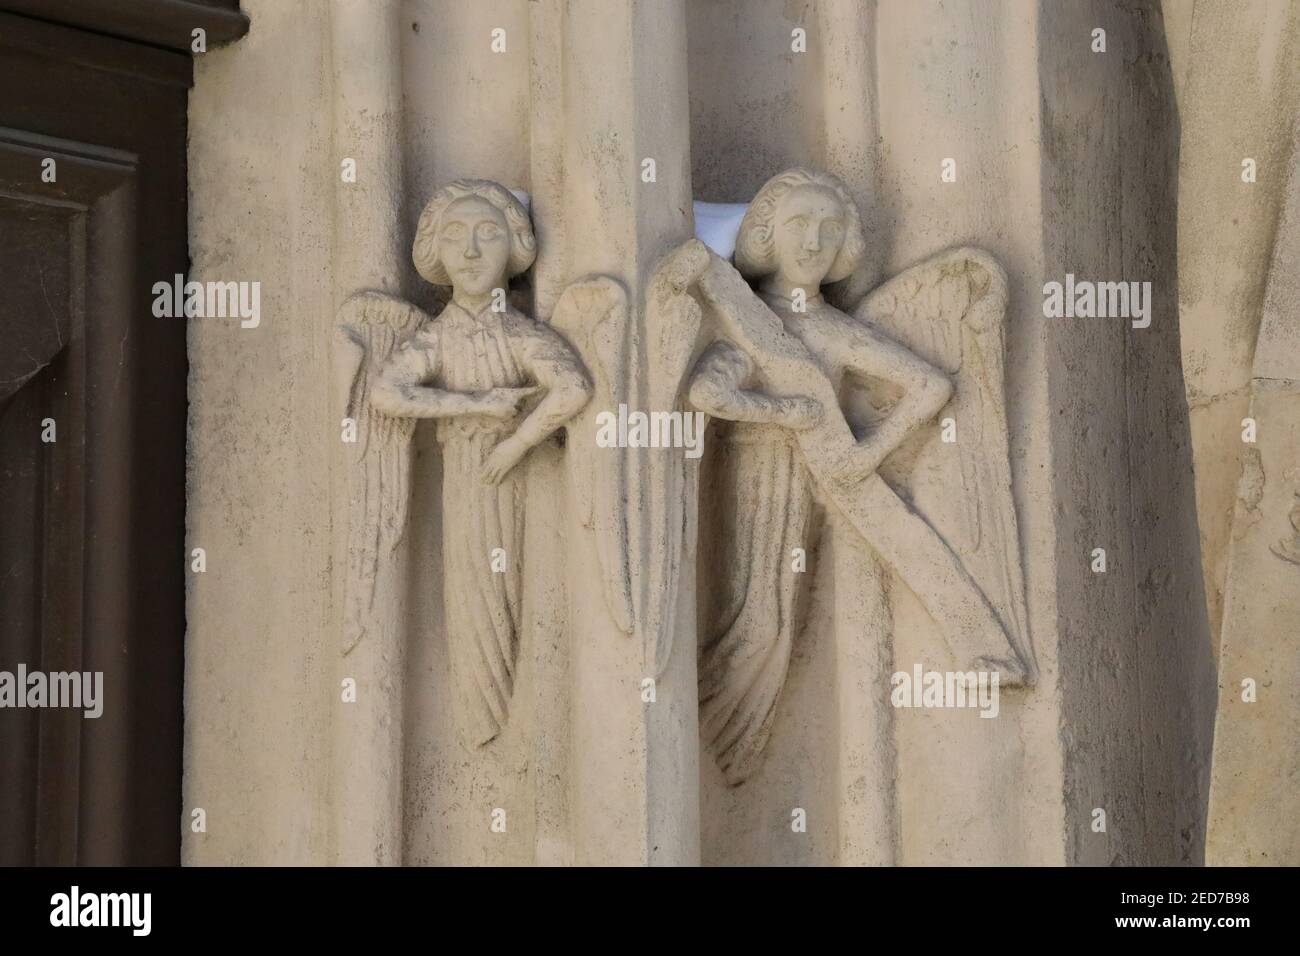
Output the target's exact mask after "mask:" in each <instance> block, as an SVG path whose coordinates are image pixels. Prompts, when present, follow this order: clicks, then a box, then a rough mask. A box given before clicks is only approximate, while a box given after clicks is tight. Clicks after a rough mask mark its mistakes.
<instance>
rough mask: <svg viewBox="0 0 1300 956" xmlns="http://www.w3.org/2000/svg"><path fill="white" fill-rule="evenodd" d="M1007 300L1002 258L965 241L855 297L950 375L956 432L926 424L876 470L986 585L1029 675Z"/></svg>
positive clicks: (872, 319)
mask: <svg viewBox="0 0 1300 956" xmlns="http://www.w3.org/2000/svg"><path fill="white" fill-rule="evenodd" d="M1006 309H1007V281H1006V275H1005V274H1004V273H1003V271H1002V268H1001V266H999V265H998V263H997V262H996V261H995V260H994V259H993V257H992V256H990V255H989V254H988V253H986V252H983V251H981V250H979V249H971V248H962V249H955V250H951V251H948V252H944V253H941V254H939V255H937V256H935V257H933V258H931V259H927V260H926V261H925V262H922V263H920V264H918V265H915V266H912V267H911V268H909V269H907V270H906V271H904V272H902V273H900V274H899V275H897V276H895V277H894V278H892V279H890V280H889V281H888V282H886V283H884V284H883V285H882V286H880V288H878V289H876V290H875V291H874V292H872V293H871V294H870V295H868V296H867V297H866V298H865V299H864V300H863V301H862V302H861V303H860V304H859V306H858V308H857V309H856V310H855V315H856V317H857V318H858V319H859V320H860V321H862V322H865V323H867V324H869V325H872V326H873V327H875V328H877V329H879V330H880V331H881V332H883V333H884V334H885V335H888V336H889V337H890V338H892V339H894V340H895V341H897V342H899V343H900V344H902V345H905V346H907V348H909V349H910V350H911V351H913V352H915V353H916V354H917V355H919V356H920V357H922V358H924V359H926V360H927V361H928V362H930V363H931V364H932V365H934V366H936V367H938V368H940V369H942V370H943V371H944V372H946V373H947V374H948V375H949V376H951V378H952V381H953V385H954V392H953V398H952V401H951V402H950V403H949V405H948V406H946V407H945V408H944V410H943V411H942V412H941V413H940V417H941V421H942V420H946V419H952V420H953V421H952V425H951V427H953V428H955V441H953V442H945V441H943V438H942V436H943V429H942V428H941V429H939V430H931V431H927V432H926V433H925V434H923V435H918V436H916V437H915V438H914V439H913V440H912V441H911V442H909V443H908V444H907V445H906V446H904V448H902V449H900V450H899V452H898V453H896V454H895V455H894V456H893V457H892V458H891V459H890V461H889V462H887V463H886V465H885V466H884V467H882V469H881V471H882V474H883V475H884V477H885V478H886V479H888V480H889V483H890V485H892V486H893V487H894V488H895V489H896V490H897V491H898V492H899V493H900V494H901V495H902V496H903V497H904V498H906V499H907V500H908V501H909V502H910V504H911V505H912V507H913V508H914V509H915V510H916V511H917V512H919V513H920V514H921V516H922V517H923V518H925V520H926V521H927V523H929V524H930V525H931V526H932V527H933V528H934V529H935V530H936V531H937V532H938V533H939V534H940V535H941V536H942V537H943V538H944V540H945V541H946V542H947V543H948V544H949V546H950V547H951V548H952V550H953V551H954V552H955V553H956V554H957V556H958V557H959V558H960V560H961V562H962V564H963V565H964V567H965V569H966V571H967V573H968V574H969V575H970V577H971V578H972V579H973V580H974V581H975V583H976V584H977V585H978V586H979V587H980V588H981V590H983V592H984V594H985V596H986V597H987V599H988V601H989V603H990V604H991V605H992V607H993V608H994V610H995V611H996V612H997V614H998V617H999V618H1000V620H1001V622H1002V625H1003V628H1004V630H1005V631H1006V633H1007V638H1008V641H1009V642H1010V644H1011V647H1012V649H1013V650H1014V651H1015V653H1016V656H1018V657H1019V658H1020V660H1021V662H1022V663H1023V664H1024V665H1025V670H1026V673H1027V680H1028V681H1029V682H1032V681H1033V679H1034V677H1035V675H1036V667H1035V664H1034V658H1033V651H1032V648H1031V645H1030V641H1029V632H1028V624H1027V616H1026V611H1025V584H1024V568H1023V564H1022V563H1021V558H1020V536H1019V533H1018V530H1017V522H1016V511H1015V502H1014V500H1013V498H1012V491H1011V489H1012V485H1011V461H1010V451H1009V444H1008V431H1007V413H1006V390H1005V384H1004V373H1003V362H1004V355H1005V351H1004V350H1005V334H1006V328H1005V327H1006ZM949 434H951V431H950V432H949ZM955 491H956V492H957V493H955Z"/></svg>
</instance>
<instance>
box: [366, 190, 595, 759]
mask: <svg viewBox="0 0 1300 956" xmlns="http://www.w3.org/2000/svg"><path fill="white" fill-rule="evenodd" d="M535 255H536V240H535V238H534V235H533V230H532V224H531V222H530V221H529V217H528V212H527V211H526V210H525V209H524V207H523V205H522V204H521V203H520V202H519V200H518V199H516V198H515V196H514V195H513V194H512V193H511V192H510V191H509V190H507V189H506V188H505V187H503V186H501V185H499V184H498V183H494V182H489V181H487V180H477V179H462V180H457V181H456V182H453V183H450V184H448V185H446V186H444V187H442V188H441V189H439V190H438V191H437V192H436V193H435V194H434V196H433V198H432V199H430V200H429V203H428V205H426V206H425V208H424V211H423V213H422V214H421V216H420V221H419V224H418V226H417V228H416V235H415V244H414V250H413V258H414V261H415V268H416V270H417V271H418V272H419V273H420V275H421V276H423V277H424V278H425V279H426V280H428V281H429V282H431V283H433V284H434V285H451V287H452V296H451V301H450V302H449V303H448V304H447V306H446V307H445V308H444V309H443V311H442V312H441V313H440V314H439V315H438V317H437V318H436V319H432V320H431V319H429V318H428V316H427V315H425V314H424V313H422V312H420V311H419V310H418V309H416V308H415V307H414V306H411V305H409V304H407V303H405V302H402V301H401V300H399V299H394V298H392V297H390V296H383V295H380V294H378V293H364V294H362V295H361V296H357V297H354V298H353V300H351V301H353V302H355V303H356V306H355V308H354V309H353V310H352V312H353V313H354V314H356V315H359V316H362V317H370V320H369V321H366V322H364V323H362V324H363V325H364V326H366V327H369V328H374V327H375V325H376V323H375V321H374V317H375V316H403V317H410V316H418V318H417V319H411V318H404V319H403V320H402V321H401V322H398V323H396V324H395V325H394V324H393V323H391V322H390V323H389V325H392V326H393V327H397V326H400V327H401V328H402V329H404V330H410V331H413V332H414V334H413V335H411V337H410V338H408V339H407V340H406V341H404V342H402V343H401V344H400V345H398V346H397V347H396V348H393V347H392V338H391V336H389V335H388V333H387V332H385V333H384V335H383V337H382V341H376V340H375V338H374V336H373V333H372V335H371V340H370V343H369V347H370V348H371V349H372V350H374V351H375V352H377V354H372V355H371V356H370V361H369V362H358V363H357V364H356V366H355V367H356V369H357V378H356V385H355V386H354V389H353V394H354V395H357V394H359V395H361V396H363V397H365V396H368V400H369V406H370V410H369V414H370V415H371V416H373V418H374V422H375V424H374V425H373V426H372V427H373V428H374V429H375V433H376V434H377V435H379V436H380V440H381V441H383V442H386V443H387V444H385V446H384V447H381V448H378V449H372V450H371V453H375V454H378V455H379V456H381V457H380V462H381V463H380V464H379V466H378V467H377V469H376V479H377V483H376V485H375V486H374V488H373V489H372V491H373V493H374V494H375V495H376V500H375V502H374V504H373V508H372V510H373V512H374V515H375V518H376V519H377V522H378V524H377V525H376V526H377V527H379V528H381V529H382V528H385V527H388V526H389V525H395V526H396V527H395V529H394V530H393V531H390V532H388V534H387V536H385V535H384V534H383V533H382V531H381V534H380V536H379V538H380V542H381V544H382V543H387V542H391V541H392V540H393V537H394V534H397V535H400V533H401V527H402V525H403V524H404V521H405V517H404V516H405V507H406V505H405V498H404V496H405V494H406V490H405V484H406V478H405V473H406V471H407V470H408V469H409V461H407V460H406V457H407V456H409V442H410V434H411V429H412V428H413V427H414V421H413V420H414V419H417V418H433V419H437V437H438V441H439V442H440V444H441V445H442V451H443V485H442V503H443V507H442V539H443V575H444V584H443V594H444V597H445V601H446V614H447V639H448V643H449V650H450V657H451V664H452V673H453V679H454V683H455V685H456V687H457V688H458V695H459V698H460V700H459V702H458V703H459V706H460V708H461V715H462V718H461V723H462V727H463V729H464V732H465V734H466V737H467V740H468V742H469V743H470V744H471V745H474V746H481V745H483V744H485V743H487V742H488V741H490V740H491V739H492V738H494V737H495V736H497V734H498V733H500V731H501V729H502V727H503V726H504V725H505V723H506V720H507V716H508V712H509V706H510V697H511V693H512V690H513V684H514V674H515V655H516V648H517V637H518V630H519V608H520V594H521V583H522V577H521V567H520V557H521V554H522V549H523V518H524V510H523V506H524V494H523V491H524V489H523V484H522V480H521V478H520V477H519V473H518V472H517V471H515V470H514V469H515V466H516V465H517V464H518V463H519V462H520V461H521V460H522V459H523V457H524V455H525V454H527V452H528V451H529V450H530V449H532V448H533V447H535V446H537V445H538V444H540V443H541V442H542V441H544V440H545V439H546V438H548V437H549V436H550V435H551V433H553V432H554V431H555V430H556V429H557V428H559V427H560V426H561V425H563V424H564V423H565V422H566V421H568V419H569V418H571V417H572V416H573V415H574V414H576V413H577V412H578V411H579V410H580V409H581V408H582V407H583V405H585V404H586V402H587V399H588V397H589V395H590V392H591V386H590V383H589V381H588V378H587V373H586V370H585V369H584V368H583V365H582V363H581V361H580V360H579V359H578V357H577V356H576V355H575V353H574V352H573V351H572V349H570V347H569V346H568V344H567V343H566V342H565V341H564V340H563V339H562V338H561V337H560V335H559V334H557V333H556V332H555V331H553V330H552V329H550V328H549V327H547V326H545V325H542V324H540V323H538V322H535V321H533V320H532V319H531V318H529V317H528V316H526V315H524V314H522V313H520V312H518V311H517V310H515V309H514V308H512V307H510V306H509V305H508V303H507V301H506V297H505V289H506V283H507V281H508V280H509V279H510V278H511V277H513V276H516V275H518V274H520V273H522V272H524V271H525V270H527V269H528V267H529V266H530V265H531V264H532V262H533V259H534V257H535ZM350 337H351V338H352V339H353V341H354V342H357V343H358V344H360V343H361V341H362V339H363V336H361V335H359V334H357V333H356V331H355V328H354V329H353V330H352V332H351V334H350ZM537 393H541V397H540V400H538V401H536V402H535V403H532V402H530V403H529V406H528V410H527V411H521V408H520V406H521V403H524V402H525V400H527V399H531V398H533V397H534V396H536V395H537ZM364 413H365V412H363V414H364ZM385 455H387V456H388V458H384V457H382V456H385ZM389 459H391V462H390V463H389V465H385V464H384V462H388V461H389Z"/></svg>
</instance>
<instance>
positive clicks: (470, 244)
mask: <svg viewBox="0 0 1300 956" xmlns="http://www.w3.org/2000/svg"><path fill="white" fill-rule="evenodd" d="M438 255H439V257H440V258H441V259H442V264H443V268H445V269H446V270H447V275H449V276H451V284H452V285H453V286H454V287H455V288H456V289H459V290H461V291H462V292H467V293H469V294H470V295H486V294H487V293H489V292H491V291H492V290H493V289H497V288H504V287H505V284H506V265H507V264H508V263H509V262H510V229H509V227H508V226H507V225H506V217H505V215H504V214H503V213H502V212H501V210H499V209H497V207H496V206H494V205H492V204H491V203H490V202H488V201H487V200H486V199H480V198H479V197H478V196H465V197H463V198H461V199H457V200H456V201H455V202H453V203H452V204H451V205H450V206H448V207H447V211H446V212H445V213H443V215H442V222H441V224H440V225H439V227H438Z"/></svg>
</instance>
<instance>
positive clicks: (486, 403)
mask: <svg viewBox="0 0 1300 956" xmlns="http://www.w3.org/2000/svg"><path fill="white" fill-rule="evenodd" d="M539 391H541V386H539V385H532V386H529V387H527V388H491V389H488V390H487V391H486V392H484V393H483V395H482V396H481V397H480V398H479V399H478V401H477V402H475V405H474V410H475V411H476V412H478V413H479V414H480V415H487V416H488V417H489V418H499V419H501V420H502V421H506V420H508V419H511V418H514V417H515V415H517V414H518V413H519V403H520V402H522V401H523V400H524V399H526V398H528V397H529V396H530V395H534V394H536V393H537V392H539Z"/></svg>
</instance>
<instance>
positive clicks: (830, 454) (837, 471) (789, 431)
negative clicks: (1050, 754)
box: [689, 169, 1034, 785]
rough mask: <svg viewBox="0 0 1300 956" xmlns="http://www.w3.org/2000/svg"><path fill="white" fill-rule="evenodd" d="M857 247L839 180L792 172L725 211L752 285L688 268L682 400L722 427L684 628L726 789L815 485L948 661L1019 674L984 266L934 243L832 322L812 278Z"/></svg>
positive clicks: (739, 776) (1028, 659)
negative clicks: (852, 402)
mask: <svg viewBox="0 0 1300 956" xmlns="http://www.w3.org/2000/svg"><path fill="white" fill-rule="evenodd" d="M864 249H865V236H864V233H863V229H862V225H861V221H860V219H859V215H858V211H857V208H856V206H855V204H854V202H853V200H852V198H851V197H850V195H849V194H848V192H847V190H846V189H845V188H844V186H843V184H842V183H841V182H840V181H839V180H838V179H837V178H836V177H834V176H832V175H829V174H826V173H821V172H812V171H808V170H804V169H792V170H788V171H786V172H783V173H781V174H779V175H777V176H775V177H773V178H772V179H770V180H769V181H768V182H767V183H766V184H765V185H764V186H763V187H762V189H761V190H760V191H759V193H758V195H757V196H756V197H755V199H754V202H753V203H752V204H751V206H750V208H749V210H748V212H747V213H746V215H745V217H744V220H743V221H742V223H741V227H740V234H739V237H738V240H737V245H736V252H735V263H736V267H737V268H738V269H739V271H740V273H743V275H744V276H745V277H747V278H749V279H752V280H756V281H757V283H758V291H757V295H755V293H754V291H753V290H751V289H750V287H749V285H748V284H747V283H746V282H745V279H744V278H742V277H741V275H738V274H737V272H736V269H733V268H732V267H731V265H730V264H729V263H726V262H725V261H723V260H721V259H719V258H717V257H716V256H712V255H711V256H710V262H709V263H708V265H707V267H706V268H703V269H701V271H700V277H699V279H698V288H699V291H700V292H701V293H702V295H703V298H704V299H705V300H706V302H707V303H708V304H709V305H711V306H712V312H713V315H714V317H715V320H716V322H717V324H718V325H719V326H720V327H721V332H722V334H721V336H720V337H719V338H718V339H717V340H716V341H714V342H713V343H712V344H711V345H710V346H709V347H708V348H707V349H706V350H705V351H704V353H703V354H702V355H701V357H700V359H699V361H698V363H697V364H696V366H695V369H694V372H693V373H692V376H691V380H690V385H689V400H690V402H691V404H692V405H694V406H695V407H696V408H697V409H699V410H701V411H704V412H706V413H707V414H709V415H710V416H712V417H714V418H715V419H723V420H725V421H727V422H730V423H731V424H729V425H724V427H723V428H722V429H721V431H722V432H723V435H724V437H723V446H724V447H723V449H722V450H721V451H720V453H719V454H720V459H719V468H720V473H721V475H722V481H723V484H724V488H725V490H724V491H723V495H724V496H725V497H726V498H727V499H728V500H727V501H726V504H725V507H724V508H723V509H722V511H723V512H724V513H725V514H726V515H727V519H726V520H727V521H729V522H731V523H732V524H733V527H732V528H731V533H729V534H727V535H726V536H725V540H724V542H723V545H722V546H723V549H724V552H725V553H724V554H723V555H721V556H720V560H719V561H718V562H717V566H718V567H721V568H723V569H725V571H724V574H725V580H724V581H722V582H720V587H721V589H722V592H721V600H720V601H719V606H720V610H719V613H718V615H717V617H718V619H717V620H716V621H714V622H712V625H711V628H710V629H709V630H708V631H706V632H705V633H702V634H701V647H700V662H699V683H700V721H701V729H702V734H703V737H704V739H705V741H706V742H707V743H708V744H709V746H710V748H711V749H712V750H713V753H714V756H715V759H716V760H717V762H718V765H719V767H720V769H721V770H722V772H723V774H724V777H725V778H726V779H727V781H728V782H729V783H731V784H732V785H736V784H739V783H741V782H743V781H744V780H745V779H746V778H748V777H749V776H750V775H751V774H752V773H753V772H754V771H755V770H756V769H757V768H758V766H759V765H760V764H761V761H762V755H763V750H764V747H765V745H766V743H767V740H768V737H769V735H770V732H771V727H772V723H773V719H774V717H775V713H776V707H777V701H778V698H779V696H780V693H781V689H782V685H783V684H784V682H785V677H786V671H787V668H788V665H789V661H790V653H791V646H792V643H793V640H794V638H795V634H796V630H797V607H796V605H797V603H798V602H797V598H798V597H799V593H798V579H799V578H800V575H799V574H797V573H796V572H795V570H794V567H793V562H792V561H791V555H792V553H793V549H795V548H800V547H806V545H807V540H806V539H807V537H808V534H809V528H810V522H811V519H812V517H813V514H814V511H815V509H816V507H817V504H816V502H817V500H818V499H819V498H820V499H822V500H824V501H826V502H827V503H829V504H831V505H832V506H834V507H835V508H836V509H838V511H839V512H840V513H841V514H842V515H843V516H844V517H845V518H846V519H847V520H848V523H849V524H850V525H851V526H852V527H853V528H854V529H855V530H856V531H857V533H859V534H861V535H862V537H863V538H864V539H866V541H867V542H868V544H870V545H871V546H872V548H873V549H874V550H875V552H876V553H877V555H878V556H879V557H880V558H881V559H882V561H883V562H884V564H885V565H886V566H887V567H889V568H890V570H891V571H892V572H893V573H894V574H895V575H897V576H898V577H899V578H901V579H903V580H904V581H906V582H907V583H908V585H909V586H911V588H912V589H913V591H915V592H916V594H917V596H918V597H919V598H920V600H921V601H922V603H923V604H924V605H925V606H926V608H927V610H928V611H929V612H930V614H931V616H932V617H933V618H934V619H935V620H936V622H938V624H939V625H940V627H941V629H942V630H943V632H944V634H945V636H946V638H947V640H948V643H949V646H950V647H951V648H952V649H953V651H954V653H955V656H956V657H957V659H958V662H959V664H960V665H961V666H962V667H970V666H972V665H973V666H975V667H978V668H981V669H989V670H997V671H998V672H1000V674H1001V678H1000V680H1001V683H1002V684H1003V685H1014V684H1017V683H1026V682H1028V681H1032V680H1033V678H1034V665H1033V660H1032V655H1031V654H1030V651H1029V648H1028V643H1027V637H1026V630H1025V609H1024V584H1023V569H1022V567H1021V564H1020V558H1019V553H1020V552H1019V538H1018V535H1017V531H1016V519H1015V511H1014V506H1013V502H1012V499H1011V479H1010V462H1009V458H1008V447H1007V427H1006V420H1005V402H1004V398H1003V381H1002V360H1003V322H1004V320H1005V310H1006V284H1005V279H1004V277H1003V274H1002V271H1001V269H1000V268H999V267H998V265H997V264H996V262H994V261H993V260H992V259H991V258H990V257H989V256H987V255H986V254H984V253H982V252H979V251H977V250H970V249H963V250H957V251H954V252H949V253H945V254H941V255H939V256H936V257H934V258H933V259H930V260H928V261H926V262H923V263H921V264H920V265H917V266H914V267H912V268H910V269H908V270H906V271H905V272H903V273H902V274H900V275H899V276H897V277H895V278H894V279H892V280H890V281H888V282H886V283H885V284H884V285H883V286H881V287H880V288H879V289H877V290H876V291H875V292H873V293H871V294H870V295H868V296H867V297H866V298H865V299H864V300H863V301H862V302H861V303H860V305H859V306H858V307H857V309H856V310H855V314H854V315H853V316H850V315H847V314H845V313H844V312H841V311H839V310H838V309H836V308H834V307H832V306H831V305H830V304H829V303H827V302H826V300H825V299H824V298H823V297H822V293H821V286H822V285H823V283H829V282H835V281H837V280H841V279H844V278H846V277H847V276H849V275H850V274H851V273H852V272H853V271H854V269H855V268H856V267H857V265H858V264H859V262H860V260H861V257H862V255H863V252H864ZM846 379H851V380H853V384H859V385H861V384H868V383H870V384H872V385H873V386H876V387H877V388H878V387H879V386H880V384H881V383H883V385H884V388H885V389H886V391H887V397H886V400H885V401H883V402H882V405H883V406H884V408H885V409H886V411H884V413H883V414H882V415H881V416H880V417H879V418H878V420H877V422H876V424H875V427H873V428H872V429H871V430H870V431H869V433H868V434H867V435H866V436H865V437H864V438H863V439H862V440H860V441H859V440H858V439H857V438H856V436H855V435H854V434H853V432H852V430H851V429H850V427H849V424H848V421H847V419H846V418H845V416H844V414H843V412H842V409H841V405H840V395H841V391H842V385H843V384H844V383H845V381H846ZM945 408H947V409H949V411H948V414H949V416H951V417H952V418H953V419H954V423H959V427H960V428H961V429H962V433H961V435H960V440H959V441H958V442H956V443H955V444H943V443H941V442H940V441H939V440H938V436H937V429H928V430H926V429H922V426H924V425H926V424H927V423H929V422H931V421H933V420H934V419H935V418H936V417H937V416H938V415H939V413H940V411H941V410H944V409H945ZM895 453H898V454H897V455H895ZM891 455H894V456H895V457H896V458H898V459H906V464H907V468H906V474H905V475H902V476H893V482H894V484H893V485H891V484H890V483H886V482H885V481H884V480H883V479H882V478H881V477H880V475H879V474H878V471H879V470H881V468H882V464H884V463H885V462H886V459H888V458H890V456H891ZM893 465H894V463H893V462H892V461H891V462H890V467H891V468H892V467H893ZM895 486H897V487H899V488H901V489H902V494H903V495H904V496H905V498H904V497H900V493H899V492H898V491H895ZM905 499H906V500H905Z"/></svg>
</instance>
